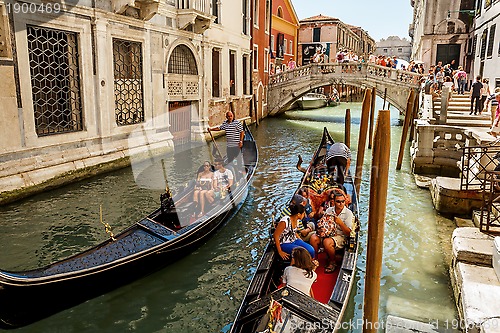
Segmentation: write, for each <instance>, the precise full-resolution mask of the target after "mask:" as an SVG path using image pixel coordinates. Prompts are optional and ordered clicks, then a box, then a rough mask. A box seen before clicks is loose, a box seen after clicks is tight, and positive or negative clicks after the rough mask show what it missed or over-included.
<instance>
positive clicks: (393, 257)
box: [0, 103, 455, 332]
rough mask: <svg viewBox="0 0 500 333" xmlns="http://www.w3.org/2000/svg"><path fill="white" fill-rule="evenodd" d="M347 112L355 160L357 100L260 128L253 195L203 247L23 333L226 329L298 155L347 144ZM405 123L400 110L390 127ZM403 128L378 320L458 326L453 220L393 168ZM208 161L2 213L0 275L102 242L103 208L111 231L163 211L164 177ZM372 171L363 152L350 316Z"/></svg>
mask: <svg viewBox="0 0 500 333" xmlns="http://www.w3.org/2000/svg"><path fill="white" fill-rule="evenodd" d="M347 107H348V108H350V109H351V116H352V120H353V125H352V136H351V144H352V146H353V150H354V154H353V157H354V158H355V156H356V152H355V148H356V145H357V144H356V143H357V135H358V131H359V117H360V108H361V103H349V104H341V105H340V106H338V107H335V108H325V109H318V110H310V111H297V112H289V113H288V114H287V115H286V116H285V117H282V118H272V119H266V120H264V121H263V122H262V123H261V125H260V126H259V127H258V128H255V127H253V128H252V131H253V133H254V135H255V138H256V140H257V142H258V146H259V166H258V169H257V171H256V174H255V177H254V180H253V183H252V186H251V188H250V191H249V196H248V198H247V200H246V202H245V204H244V205H243V207H242V209H241V210H240V212H239V213H238V215H236V217H235V218H233V219H232V220H231V221H230V222H229V223H228V224H226V226H224V227H223V228H222V229H221V230H220V231H219V232H218V233H217V234H216V235H214V237H213V238H211V239H210V240H209V241H208V242H207V243H206V244H205V245H203V246H202V247H201V248H200V249H198V250H197V251H195V252H193V253H192V254H190V255H188V256H187V257H185V258H183V259H181V260H179V261H177V262H175V263H174V264H172V265H170V266H168V267H166V268H165V269H163V270H161V271H159V272H157V273H155V274H152V275H150V276H148V277H146V278H144V279H141V280H138V281H136V282H134V283H132V284H130V285H127V286H124V287H122V288H119V289H117V290H115V291H113V292H110V293H108V294H106V295H103V296H100V297H98V298H95V299H92V300H90V301H87V302H85V303H83V304H81V305H79V306H76V307H74V308H72V309H69V310H66V311H63V312H60V313H58V314H56V315H54V316H52V317H50V318H47V319H45V320H42V321H40V322H37V323H35V324H33V325H30V326H28V327H25V328H21V329H19V330H18V332H54V331H56V332H96V331H99V332H123V331H133V332H227V331H228V330H229V327H230V324H231V322H232V320H233V318H234V316H235V314H236V311H237V309H238V306H239V302H240V300H241V299H242V297H243V294H244V292H245V290H246V288H247V287H248V283H249V280H250V277H251V275H252V274H253V272H254V270H255V266H256V264H257V262H258V260H259V258H260V255H261V253H262V249H263V246H264V245H265V243H266V242H267V237H268V230H269V222H270V218H271V214H272V213H273V212H278V211H279V210H280V209H281V207H282V205H283V204H285V203H286V201H287V200H288V198H289V196H290V195H291V193H292V192H293V191H294V190H295V188H296V185H297V183H298V181H299V180H300V177H301V173H300V172H299V171H297V170H296V169H295V164H296V161H297V154H299V153H300V154H301V155H302V156H303V158H304V161H307V160H308V159H309V158H310V157H311V156H312V154H313V152H314V150H315V148H316V146H317V144H318V143H319V139H320V138H321V133H322V130H323V127H324V126H326V127H327V128H328V130H329V131H330V133H331V134H332V136H333V138H334V140H338V141H342V140H343V137H344V134H343V131H344V124H343V119H344V110H345V108H347ZM379 107H381V105H380V106H379ZM398 123H399V120H398V116H397V112H393V119H392V124H393V125H397V124H398ZM400 129H401V128H400V127H396V126H393V127H392V131H393V132H392V155H391V166H390V175H389V177H390V180H389V184H390V186H391V187H390V189H389V193H388V203H387V222H386V227H385V247H384V265H383V270H382V281H381V285H382V287H381V303H380V315H381V318H384V317H385V315H386V314H393V315H399V316H403V317H407V318H411V319H417V320H423V321H428V320H436V319H438V320H440V321H443V320H445V319H449V320H451V319H453V318H454V317H455V312H454V311H455V310H454V305H453V301H452V298H451V297H452V296H451V291H450V288H449V286H448V283H449V282H448V275H447V271H446V266H445V260H444V259H443V254H442V250H441V249H442V247H443V242H444V243H447V242H449V235H450V232H451V231H450V230H451V228H450V225H451V222H450V221H448V220H446V219H442V218H439V217H438V216H437V215H436V213H435V212H434V210H433V208H432V203H431V201H430V195H429V193H428V191H427V190H422V189H419V188H417V187H416V186H415V185H414V181H413V177H412V175H411V173H410V168H409V163H408V160H407V156H408V155H405V161H404V163H403V169H402V170H401V171H398V172H396V171H395V164H396V160H397V153H398V149H399V140H400V135H401V134H400ZM220 146H224V139H222V140H220ZM206 159H209V154H208V149H207V147H206V146H204V145H202V146H200V145H197V146H196V147H194V148H193V149H184V150H183V151H180V152H179V151H178V152H177V153H176V154H167V155H165V156H155V157H151V158H149V159H146V160H142V161H134V168H127V169H123V170H120V171H116V172H113V173H109V174H106V175H101V176H99V177H95V178H92V179H90V180H86V181H82V182H79V183H76V184H73V185H70V186H66V187H64V188H61V189H57V190H53V191H51V192H50V193H45V194H40V195H37V196H35V197H32V198H30V199H27V200H23V201H22V202H19V203H16V204H12V205H9V206H7V207H2V208H0V240H1V245H0V246H1V251H0V267H1V268H2V269H9V270H19V269H27V268H33V267H36V266H39V265H45V264H48V263H50V262H51V261H53V260H57V259H60V258H63V257H66V256H68V255H71V254H74V253H76V252H78V251H80V250H82V249H84V248H86V247H90V246H91V245H94V244H95V243H96V242H99V241H102V240H104V239H106V238H107V235H106V234H105V232H104V229H103V227H102V225H101V224H100V223H99V205H101V204H102V206H103V211H104V220H105V222H108V223H109V224H110V225H111V226H112V227H113V232H114V233H115V234H116V233H117V232H118V231H120V230H122V229H124V228H125V227H127V226H129V225H130V224H132V223H133V222H135V221H136V220H138V219H139V218H141V217H143V216H144V215H146V214H148V213H149V212H150V211H152V210H153V209H155V208H156V207H157V206H158V204H159V200H158V197H159V194H160V193H161V192H162V190H163V189H164V186H165V177H166V178H167V179H168V183H169V185H170V187H171V188H173V189H176V188H178V187H180V186H182V185H183V184H185V183H186V182H187V181H189V180H190V179H192V178H193V177H194V174H195V172H196V169H197V168H198V166H199V165H201V163H202V161H203V160H206ZM370 162H371V158H370V151H368V152H367V154H366V158H365V168H364V170H365V174H364V175H363V182H362V187H361V200H360V209H361V222H362V223H361V224H362V228H361V242H360V250H361V251H362V252H361V254H360V256H359V263H358V272H357V274H356V285H355V290H354V291H353V293H352V295H351V297H353V300H354V302H352V303H351V304H352V305H351V306H350V308H349V309H348V311H347V313H346V319H348V318H353V319H354V320H357V319H360V318H361V317H362V303H363V288H364V267H365V260H366V254H365V251H366V249H365V244H366V230H367V227H366V219H367V216H368V213H367V209H368V207H367V196H368V185H369V174H368V173H367V171H368V170H369V164H370ZM353 165H354V162H353ZM438 219H439V220H438ZM437 220H438V222H439V223H436V221H437ZM356 331H359V330H356V329H354V330H352V332H356Z"/></svg>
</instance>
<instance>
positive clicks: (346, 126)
mask: <svg viewBox="0 0 500 333" xmlns="http://www.w3.org/2000/svg"><path fill="white" fill-rule="evenodd" d="M344 143H345V145H346V146H347V147H349V148H350V147H351V109H346V110H345V124H344Z"/></svg>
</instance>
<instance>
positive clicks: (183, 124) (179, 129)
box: [168, 101, 191, 145]
mask: <svg viewBox="0 0 500 333" xmlns="http://www.w3.org/2000/svg"><path fill="white" fill-rule="evenodd" d="M168 120H169V123H170V133H172V136H173V137H174V138H173V141H174V144H176V145H177V144H186V143H189V142H191V102H190V101H182V102H169V103H168Z"/></svg>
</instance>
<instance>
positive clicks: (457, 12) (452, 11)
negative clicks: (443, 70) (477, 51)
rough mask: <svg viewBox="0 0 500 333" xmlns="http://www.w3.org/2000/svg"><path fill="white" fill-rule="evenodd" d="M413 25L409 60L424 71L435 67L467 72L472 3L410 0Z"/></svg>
mask: <svg viewBox="0 0 500 333" xmlns="http://www.w3.org/2000/svg"><path fill="white" fill-rule="evenodd" d="M411 5H412V6H413V22H412V24H411V25H410V28H409V35H410V37H412V42H413V49H412V55H411V58H412V60H419V61H423V62H424V64H425V68H429V66H430V65H433V64H437V62H438V61H441V62H443V64H447V63H451V62H452V60H455V64H456V65H455V66H458V65H462V66H464V68H466V70H467V71H469V70H470V60H471V58H470V52H469V50H468V40H469V33H470V32H471V28H472V24H473V17H474V9H473V7H474V0H462V1H453V0H431V1H425V0H411Z"/></svg>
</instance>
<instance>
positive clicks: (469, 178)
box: [460, 141, 500, 191]
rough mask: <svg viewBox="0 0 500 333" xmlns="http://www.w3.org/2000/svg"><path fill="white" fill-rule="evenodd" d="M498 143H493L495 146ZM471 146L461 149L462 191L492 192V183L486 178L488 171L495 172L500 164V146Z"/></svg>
mask: <svg viewBox="0 0 500 333" xmlns="http://www.w3.org/2000/svg"><path fill="white" fill-rule="evenodd" d="M495 143H496V141H495V142H494V143H493V144H495ZM493 144H491V145H487V146H469V147H463V148H461V149H462V151H463V154H462V159H461V169H462V173H461V177H460V190H461V191H464V190H465V191H467V190H478V189H483V190H485V191H490V188H489V186H491V183H490V182H486V179H485V176H486V173H487V172H488V171H493V170H494V169H495V167H496V165H497V164H498V162H497V161H496V159H497V158H498V156H500V154H499V155H497V153H500V146H495V145H493Z"/></svg>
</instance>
